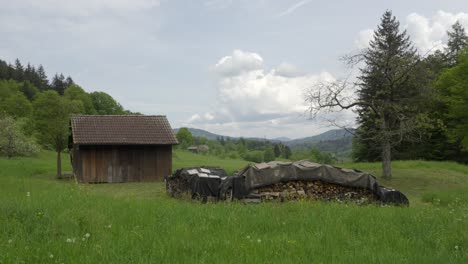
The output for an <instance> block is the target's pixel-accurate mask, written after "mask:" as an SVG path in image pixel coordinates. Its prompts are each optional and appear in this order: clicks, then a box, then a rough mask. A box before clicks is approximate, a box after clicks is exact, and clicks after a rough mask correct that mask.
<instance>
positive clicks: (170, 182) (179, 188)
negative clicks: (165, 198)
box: [166, 177, 190, 198]
mask: <svg viewBox="0 0 468 264" xmlns="http://www.w3.org/2000/svg"><path fill="white" fill-rule="evenodd" d="M166 191H167V193H168V194H169V195H170V196H171V197H176V198H180V197H181V196H183V195H184V194H187V193H189V192H190V185H189V182H188V181H187V179H185V178H182V177H168V178H167V179H166Z"/></svg>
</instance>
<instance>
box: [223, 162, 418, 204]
mask: <svg viewBox="0 0 468 264" xmlns="http://www.w3.org/2000/svg"><path fill="white" fill-rule="evenodd" d="M288 181H323V182H326V183H332V184H339V185H342V186H347V187H355V188H365V189H368V190H370V191H372V192H373V193H374V194H375V195H376V196H377V197H378V198H379V200H380V201H381V202H383V203H394V204H409V201H408V199H407V198H406V196H405V195H404V194H403V193H401V192H400V191H398V190H395V189H391V188H385V187H382V186H379V184H378V182H377V179H376V177H375V176H373V175H372V174H370V173H367V172H363V171H359V170H354V169H344V168H339V167H335V166H331V165H324V164H318V163H314V162H310V161H306V160H301V161H296V162H279V161H273V162H269V163H258V164H255V165H251V166H248V167H246V168H244V169H243V170H241V171H240V172H239V173H238V175H237V176H234V177H228V178H227V179H225V180H224V181H222V182H221V185H220V194H221V197H222V198H223V197H224V196H225V195H224V194H225V193H228V192H229V193H232V196H233V197H234V198H238V199H240V198H243V197H246V196H247V195H248V194H249V193H250V192H251V191H252V190H254V189H257V188H261V187H264V186H269V185H272V184H275V183H278V182H288Z"/></svg>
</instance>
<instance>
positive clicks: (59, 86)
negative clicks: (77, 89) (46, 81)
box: [51, 74, 67, 95]
mask: <svg viewBox="0 0 468 264" xmlns="http://www.w3.org/2000/svg"><path fill="white" fill-rule="evenodd" d="M51 87H52V90H54V91H56V92H57V93H58V94H59V95H63V94H64V93H65V89H66V88H67V82H66V81H65V76H63V74H60V75H58V74H55V75H54V77H53V78H52V84H51Z"/></svg>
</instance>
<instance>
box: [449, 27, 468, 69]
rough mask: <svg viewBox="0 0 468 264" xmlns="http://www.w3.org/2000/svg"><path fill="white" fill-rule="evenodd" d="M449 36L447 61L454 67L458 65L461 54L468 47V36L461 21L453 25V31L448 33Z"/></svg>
mask: <svg viewBox="0 0 468 264" xmlns="http://www.w3.org/2000/svg"><path fill="white" fill-rule="evenodd" d="M447 34H448V42H447V46H448V47H447V59H448V62H449V64H450V66H453V65H455V64H456V63H457V59H458V56H459V55H460V52H461V51H462V50H463V49H464V48H465V47H467V46H468V36H467V35H466V32H465V29H464V28H463V26H462V25H461V24H460V22H459V21H457V22H456V23H455V24H453V26H452V31H448V32H447Z"/></svg>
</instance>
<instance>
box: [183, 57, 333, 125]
mask: <svg viewBox="0 0 468 264" xmlns="http://www.w3.org/2000/svg"><path fill="white" fill-rule="evenodd" d="M214 69H215V73H216V74H217V76H218V98H217V103H216V105H214V106H213V111H210V112H208V113H198V114H195V115H193V116H192V117H191V118H190V120H189V121H188V123H189V124H192V125H197V126H202V127H205V128H211V129H212V128H213V126H215V127H217V129H216V130H217V131H222V130H223V128H224V129H225V128H227V127H233V126H236V127H251V128H253V127H257V128H258V130H261V128H262V127H263V128H265V129H266V128H267V127H277V128H278V127H282V128H283V129H284V128H286V127H288V124H289V125H291V124H298V123H303V122H304V121H305V120H306V119H307V118H306V116H305V115H304V113H305V111H306V110H307V105H306V103H305V101H304V92H305V90H306V89H308V88H310V87H313V86H314V85H315V84H317V83H318V82H324V81H332V80H334V77H333V76H332V75H331V74H330V73H328V72H326V71H324V72H321V73H318V74H299V71H298V70H297V68H296V67H295V66H294V65H292V64H290V63H283V64H281V65H279V67H277V68H274V69H269V70H268V69H265V67H264V66H263V58H262V57H261V56H260V55H259V54H257V53H253V52H246V51H241V50H235V51H233V53H232V54H231V55H228V56H225V57H223V58H222V59H220V60H219V61H218V63H216V65H215V66H214ZM246 124H249V125H248V126H247V125H246ZM257 132H258V131H257Z"/></svg>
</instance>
